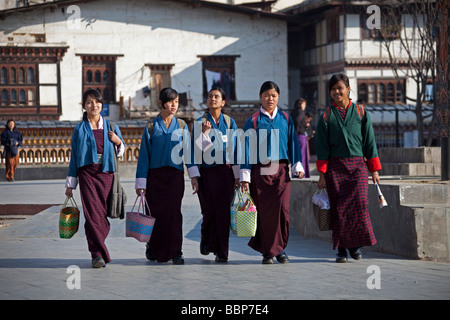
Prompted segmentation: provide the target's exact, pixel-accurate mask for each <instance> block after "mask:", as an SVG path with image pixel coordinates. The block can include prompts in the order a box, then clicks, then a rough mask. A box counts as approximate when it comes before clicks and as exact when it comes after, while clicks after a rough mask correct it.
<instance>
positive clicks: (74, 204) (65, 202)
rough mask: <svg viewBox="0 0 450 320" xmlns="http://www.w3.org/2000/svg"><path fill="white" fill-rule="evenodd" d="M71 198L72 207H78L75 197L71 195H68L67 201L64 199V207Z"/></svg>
mask: <svg viewBox="0 0 450 320" xmlns="http://www.w3.org/2000/svg"><path fill="white" fill-rule="evenodd" d="M69 199H70V203H71V204H72V207H75V208H77V209H78V206H77V203H76V202H75V199H74V198H73V197H69V196H66V201H64V204H63V209H64V208H65V207H67V203H68V202H69Z"/></svg>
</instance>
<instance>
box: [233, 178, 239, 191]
mask: <svg viewBox="0 0 450 320" xmlns="http://www.w3.org/2000/svg"><path fill="white" fill-rule="evenodd" d="M240 185H241V184H240V182H239V178H237V179H234V188H235V189H236V188H239V186H240Z"/></svg>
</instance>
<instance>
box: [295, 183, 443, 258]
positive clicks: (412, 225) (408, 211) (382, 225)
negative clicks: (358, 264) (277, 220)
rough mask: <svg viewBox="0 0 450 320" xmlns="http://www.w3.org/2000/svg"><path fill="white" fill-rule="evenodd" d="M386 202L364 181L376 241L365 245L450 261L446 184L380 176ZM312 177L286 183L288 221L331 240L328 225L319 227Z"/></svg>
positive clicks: (303, 231) (310, 234)
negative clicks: (382, 203)
mask: <svg viewBox="0 0 450 320" xmlns="http://www.w3.org/2000/svg"><path fill="white" fill-rule="evenodd" d="M381 189H382V192H383V195H384V196H385V198H386V201H387V203H388V206H387V207H384V208H383V209H380V208H379V207H378V198H377V192H376V189H375V186H374V185H373V184H369V213H370V218H371V221H372V226H373V230H374V233H375V237H376V238H377V241H378V242H377V244H376V245H374V246H373V247H371V248H369V247H365V249H368V250H375V251H380V252H385V253H390V254H395V255H400V256H404V257H408V258H413V259H427V260H438V261H450V205H449V184H448V183H440V182H439V181H437V182H435V183H423V182H393V181H383V182H382V186H381ZM316 190H317V181H311V180H309V181H307V180H304V181H301V180H298V179H295V180H293V181H292V183H291V199H290V221H291V225H292V226H293V227H294V228H295V229H296V230H297V231H298V232H299V233H300V234H302V235H304V236H306V237H312V238H316V239H320V240H324V241H329V242H330V250H331V249H332V244H331V231H319V229H318V227H317V224H316V222H315V220H314V216H313V211H312V203H311V199H312V197H313V195H314V193H315V192H316Z"/></svg>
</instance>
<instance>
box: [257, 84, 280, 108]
mask: <svg viewBox="0 0 450 320" xmlns="http://www.w3.org/2000/svg"><path fill="white" fill-rule="evenodd" d="M259 98H260V99H261V104H262V107H263V108H264V110H266V111H267V112H272V111H273V110H275V107H276V106H277V104H278V99H279V98H280V95H279V94H278V92H277V91H276V90H275V89H269V90H267V91H264V92H263V93H261V95H260V96H259Z"/></svg>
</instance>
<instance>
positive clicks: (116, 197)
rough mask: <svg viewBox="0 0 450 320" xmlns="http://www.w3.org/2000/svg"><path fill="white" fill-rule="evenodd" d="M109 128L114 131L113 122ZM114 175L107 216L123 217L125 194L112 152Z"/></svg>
mask: <svg viewBox="0 0 450 320" xmlns="http://www.w3.org/2000/svg"><path fill="white" fill-rule="evenodd" d="M110 126H111V130H112V131H114V126H115V124H114V123H110ZM114 168H115V171H114V177H113V184H112V190H111V197H110V199H109V203H108V218H111V219H116V218H120V219H123V218H124V217H125V204H126V202H127V195H126V193H125V190H124V189H123V187H122V185H121V184H120V176H119V160H118V159H117V154H116V153H115V152H114Z"/></svg>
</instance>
